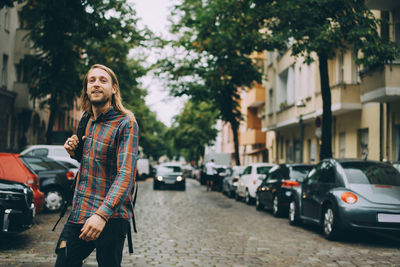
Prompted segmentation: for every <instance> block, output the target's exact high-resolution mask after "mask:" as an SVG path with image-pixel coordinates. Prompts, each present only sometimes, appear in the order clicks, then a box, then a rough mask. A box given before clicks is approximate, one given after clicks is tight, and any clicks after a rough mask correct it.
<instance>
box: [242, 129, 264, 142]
mask: <svg viewBox="0 0 400 267" xmlns="http://www.w3.org/2000/svg"><path fill="white" fill-rule="evenodd" d="M240 141H241V142H240V144H241V145H255V144H265V142H266V134H265V133H263V132H261V130H254V129H251V130H247V131H246V132H242V133H241V134H240Z"/></svg>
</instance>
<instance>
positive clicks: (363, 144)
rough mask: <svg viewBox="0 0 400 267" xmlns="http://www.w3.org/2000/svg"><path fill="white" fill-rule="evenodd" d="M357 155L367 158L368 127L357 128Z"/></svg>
mask: <svg viewBox="0 0 400 267" xmlns="http://www.w3.org/2000/svg"><path fill="white" fill-rule="evenodd" d="M358 157H359V158H361V159H367V158H368V129H361V130H358Z"/></svg>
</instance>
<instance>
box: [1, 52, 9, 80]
mask: <svg viewBox="0 0 400 267" xmlns="http://www.w3.org/2000/svg"><path fill="white" fill-rule="evenodd" d="M7 68H8V56H7V55H6V54H4V55H3V65H2V66H1V87H7Z"/></svg>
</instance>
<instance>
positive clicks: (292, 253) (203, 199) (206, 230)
mask: <svg viewBox="0 0 400 267" xmlns="http://www.w3.org/2000/svg"><path fill="white" fill-rule="evenodd" d="M57 217H58V214H46V213H43V214H39V215H38V216H37V217H36V224H35V225H34V227H33V228H32V229H30V230H28V231H26V232H23V233H21V234H18V235H13V236H1V237H0V266H21V267H22V266H24V267H25V266H26V267H28V266H29V267H31V266H41V267H42V266H43V267H46V266H54V262H55V254H54V248H55V245H56V242H57V239H58V236H59V233H60V231H61V229H62V226H63V222H65V220H66V217H67V216H65V218H64V219H63V221H62V222H61V223H60V225H59V226H58V227H57V229H56V231H55V232H51V228H52V226H53V224H54V222H55V221H56V220H57ZM136 218H137V227H138V233H137V234H133V241H134V250H135V252H134V254H132V255H129V253H128V246H127V244H126V245H125V249H124V258H123V262H122V266H216V267H217V266H235V267H239V266H307V267H309V266H363V267H364V266H400V235H398V234H396V235H394V234H377V233H369V232H360V233H355V234H351V235H348V236H346V238H345V239H343V240H341V241H340V242H332V241H327V240H325V238H324V237H323V236H322V235H321V233H320V230H319V229H318V228H317V227H314V226H311V225H306V226H302V227H293V226H290V225H289V224H288V222H287V219H286V218H275V217H273V216H272V215H271V214H270V213H269V212H267V211H263V212H259V211H256V209H255V207H254V206H248V205H246V204H245V203H242V202H237V201H235V200H234V199H229V198H227V197H226V196H224V195H222V194H221V193H218V192H207V191H206V188H205V187H203V186H200V185H199V183H198V182H197V181H194V180H191V179H189V180H187V189H186V191H176V190H157V191H153V187H152V180H151V179H148V180H147V181H141V182H139V192H138V200H137V205H136ZM84 266H86V267H88V266H97V263H96V259H95V252H93V253H92V254H91V256H90V257H89V258H88V259H87V260H86V261H85V263H84Z"/></svg>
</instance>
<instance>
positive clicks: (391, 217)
mask: <svg viewBox="0 0 400 267" xmlns="http://www.w3.org/2000/svg"><path fill="white" fill-rule="evenodd" d="M378 222H383V223H400V214H384V213H378Z"/></svg>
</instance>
